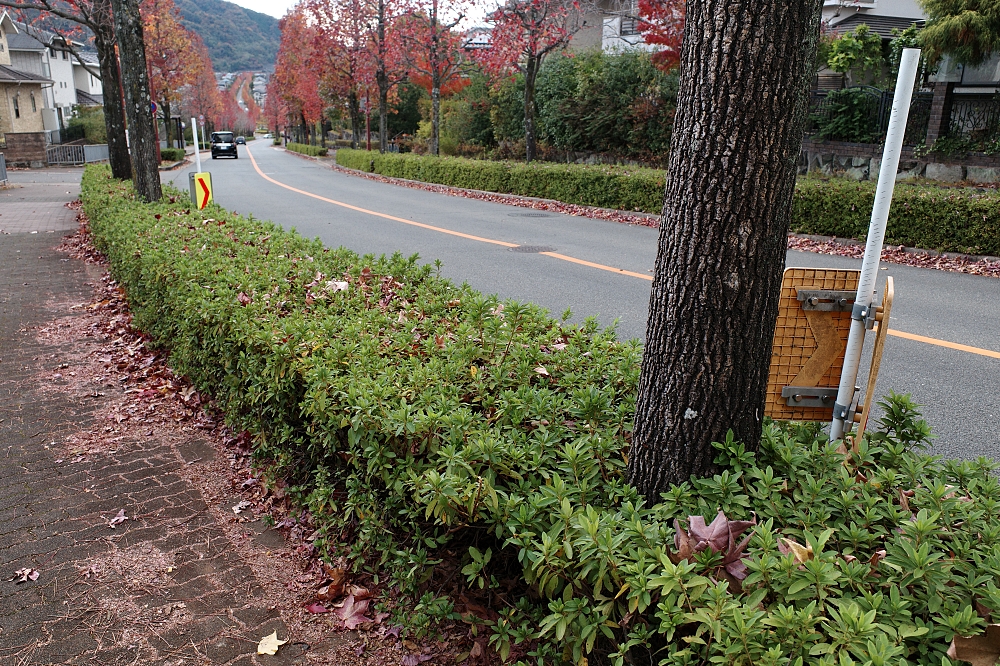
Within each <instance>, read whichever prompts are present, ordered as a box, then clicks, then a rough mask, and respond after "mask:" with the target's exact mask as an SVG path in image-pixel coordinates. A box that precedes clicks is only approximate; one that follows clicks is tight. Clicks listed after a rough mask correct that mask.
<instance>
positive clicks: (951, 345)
mask: <svg viewBox="0 0 1000 666" xmlns="http://www.w3.org/2000/svg"><path fill="white" fill-rule="evenodd" d="M246 151H247V155H249V156H250V162H251V164H253V168H254V170H255V171H256V172H257V174H258V175H259V176H260V177H261V178H263V179H264V180H266V181H268V182H270V183H274V184H275V185H277V186H278V187H283V188H285V189H286V190H290V191H292V192H295V193H297V194H302V195H304V196H307V197H312V198H313V199H319V200H320V201H325V202H326V203H331V204H333V205H335V206H341V207H343V208H348V209H350V210H353V211H357V212H359V213H367V214H368V215H375V216H376V217H381V218H384V219H386V220H392V221H393V222H401V223H402V224H408V225H410V226H413V227H420V228H421V229H428V230H430V231H437V232H439V233H442V234H448V235H449V236H458V237H459V238H465V239H467V240H472V241H479V242H480V243H490V244H492V245H500V246H501V247H517V246H518V245H517V243H508V242H506V241H500V240H495V239H493V238H483V237H482V236H473V235H472V234H464V233H462V232H460V231H453V230H451V229H445V228H443V227H435V226H433V225H430V224H424V223H422V222H414V221H413V220H406V219H403V218H401V217H396V216H395V215H388V214H386V213H379V212H378V211H374V210H368V209H367V208H360V207H358V206H352V205H351V204H347V203H344V202H342V201H336V200H335V199H328V198H326V197H321V196H320V195H318V194H313V193H312V192H306V191H305V190H300V189H298V188H295V187H292V186H291V185H285V184H284V183H282V182H280V181H277V180H275V179H274V178H271V177H270V176H268V175H267V174H265V173H264V172H263V171H261V169H260V167H259V166H257V160H255V159H254V156H253V153H252V152H250V148H249V146H248V147H247V148H246ZM539 254H542V255H545V256H546V257H551V258H552V259H558V260H560V261H568V262H570V263H573V264H578V265H580V266H587V267H588V268H596V269H598V270H602V271H607V272H609V273H616V274H618V275H627V276H629V277H633V278H638V279H640V280H648V281H652V279H653V276H652V275H647V274H645V273H636V272H633V271H627V270H625V269H623V268H615V267H614V266H607V265H605V264H598V263H594V262H592V261H586V260H584V259H577V258H576V257H571V256H569V255H565V254H559V253H558V252H539ZM886 333H888V334H889V335H894V336H896V337H898V338H905V339H907V340H913V341H915V342H923V343H925V344H929V345H936V346H938V347H945V348H947V349H954V350H956V351H963V352H968V353H970V354H979V355H980V356H987V357H990V358H996V359H1000V352H995V351H992V350H990V349H981V348H979V347H970V346H969V345H962V344H958V343H957V342H948V341H947V340H938V339H937V338H928V337H925V336H923V335H915V334H913V333H904V332H903V331H897V330H894V329H889V330H888V331H886Z"/></svg>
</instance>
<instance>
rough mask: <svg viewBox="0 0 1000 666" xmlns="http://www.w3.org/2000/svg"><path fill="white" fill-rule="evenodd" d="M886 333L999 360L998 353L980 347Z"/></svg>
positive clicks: (909, 334)
mask: <svg viewBox="0 0 1000 666" xmlns="http://www.w3.org/2000/svg"><path fill="white" fill-rule="evenodd" d="M886 333H887V334H889V335H895V336H896V337H897V338H905V339H907V340H913V341H915V342H923V343H925V344H928V345H936V346H938V347H946V348H948V349H955V350H957V351H963V352H968V353H970V354H979V355H980V356H988V357H990V358H1000V352H995V351H993V350H992V349H982V348H980V347H970V346H969V345H960V344H958V343H957V342H948V341H947V340H938V339H937V338H928V337H926V336H923V335H916V334H914V333H904V332H903V331H896V330H893V329H891V328H890V329H889V330H887V331H886Z"/></svg>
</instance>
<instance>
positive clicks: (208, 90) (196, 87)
mask: <svg viewBox="0 0 1000 666" xmlns="http://www.w3.org/2000/svg"><path fill="white" fill-rule="evenodd" d="M191 46H192V49H191V53H190V54H189V57H190V58H191V60H192V62H193V68H194V81H193V82H192V83H191V85H189V86H188V87H187V88H185V90H184V98H183V100H182V102H181V105H182V107H183V109H184V118H185V120H187V121H189V122H190V119H191V118H197V117H199V116H204V117H205V124H206V127H209V128H212V127H218V126H219V125H218V123H219V119H220V117H221V115H222V110H223V101H222V93H220V92H219V87H218V86H217V85H216V83H215V76H214V75H213V73H212V59H211V57H210V56H209V55H208V48H206V47H205V44H204V42H202V41H201V38H200V37H198V36H197V35H193V37H192V40H191Z"/></svg>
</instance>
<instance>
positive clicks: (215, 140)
mask: <svg viewBox="0 0 1000 666" xmlns="http://www.w3.org/2000/svg"><path fill="white" fill-rule="evenodd" d="M220 155H229V156H230V157H234V158H236V159H239V158H240V154H239V153H238V152H236V141H235V140H234V139H233V133H232V132H212V159H213V160H214V159H216V158H218V157H219V156H220Z"/></svg>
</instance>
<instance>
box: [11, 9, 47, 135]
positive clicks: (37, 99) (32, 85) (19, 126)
mask: <svg viewBox="0 0 1000 666" xmlns="http://www.w3.org/2000/svg"><path fill="white" fill-rule="evenodd" d="M18 34H19V31H18V28H17V26H16V25H15V24H14V22H13V21H12V20H11V19H10V16H8V15H7V13H6V12H5V13H3V14H2V15H0V137H4V136H5V135H7V134H15V133H28V132H42V131H43V130H44V129H45V127H44V123H43V122H42V110H43V109H44V108H45V94H44V92H43V86H48V85H51V83H52V81H51V80H50V79H49V78H48V77H46V76H45V75H44V74H43V73H41V72H38V71H31V70H29V71H23V70H21V69H18V68H16V67H15V66H14V63H13V59H12V58H11V48H10V43H9V40H10V38H12V37H15V38H16V37H17V35H18ZM22 64H24V62H23V61H22V60H21V59H20V57H19V58H18V65H22Z"/></svg>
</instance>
